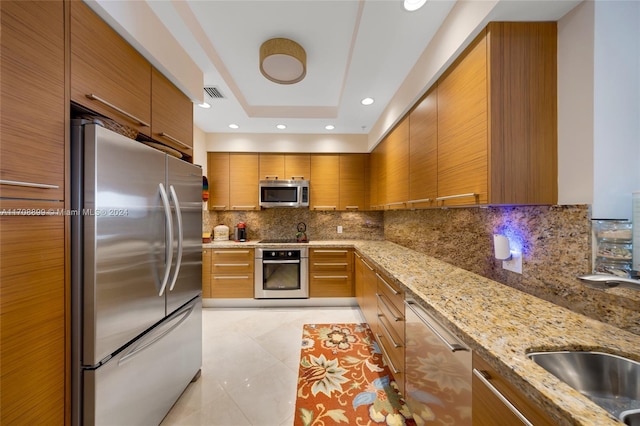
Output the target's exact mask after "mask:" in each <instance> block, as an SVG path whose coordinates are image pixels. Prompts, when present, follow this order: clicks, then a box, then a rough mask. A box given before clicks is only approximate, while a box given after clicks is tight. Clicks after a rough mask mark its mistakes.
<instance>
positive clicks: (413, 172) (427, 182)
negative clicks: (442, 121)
mask: <svg viewBox="0 0 640 426" xmlns="http://www.w3.org/2000/svg"><path fill="white" fill-rule="evenodd" d="M437 194H438V91H437V88H436V87H434V88H433V89H431V90H430V91H429V92H428V93H427V94H426V95H425V97H424V98H423V99H422V100H421V101H420V102H419V103H418V105H416V107H415V108H414V109H413V111H411V113H410V114H409V201H408V202H407V207H409V208H414V207H430V206H434V205H435V198H436V197H437Z"/></svg>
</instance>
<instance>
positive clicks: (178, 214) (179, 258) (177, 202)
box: [169, 185, 184, 291]
mask: <svg viewBox="0 0 640 426" xmlns="http://www.w3.org/2000/svg"><path fill="white" fill-rule="evenodd" d="M169 193H170V194H171V199H172V200H173V204H174V205H175V206H176V219H177V221H178V253H177V256H176V257H177V260H176V269H175V271H174V272H173V278H172V279H171V284H170V285H169V291H173V287H175V285H176V280H177V279H178V274H179V273H180V267H181V266H182V251H183V247H182V243H183V239H184V238H183V227H182V209H181V208H180V200H178V194H176V189H175V188H174V187H173V185H169ZM171 248H172V250H173V242H171Z"/></svg>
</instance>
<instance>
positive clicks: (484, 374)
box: [473, 368, 533, 426]
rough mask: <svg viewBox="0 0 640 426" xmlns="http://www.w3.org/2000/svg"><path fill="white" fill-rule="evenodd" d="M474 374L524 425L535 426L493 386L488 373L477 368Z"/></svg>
mask: <svg viewBox="0 0 640 426" xmlns="http://www.w3.org/2000/svg"><path fill="white" fill-rule="evenodd" d="M473 374H474V376H476V377H477V378H478V379H480V381H481V382H482V384H484V385H485V386H486V387H487V388H489V390H490V391H491V392H493V394H494V395H495V396H497V397H498V399H499V400H500V401H502V403H503V404H504V405H506V406H507V408H508V409H509V410H510V411H511V412H512V413H513V414H514V415H515V416H516V417H517V418H518V419H520V421H521V422H522V423H524V424H525V425H527V426H533V424H532V423H531V422H530V421H529V419H527V418H526V417H525V416H524V414H522V413H521V412H520V410H518V409H517V408H516V407H515V406H514V405H513V404H512V403H511V401H509V400H508V399H507V398H506V397H505V396H504V395H503V394H502V392H500V391H499V390H498V389H497V388H496V387H495V386H493V384H492V383H491V382H490V381H489V379H491V376H490V375H489V373H487V372H486V371H480V370H478V369H477V368H474V369H473Z"/></svg>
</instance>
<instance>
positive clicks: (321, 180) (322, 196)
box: [309, 154, 340, 210]
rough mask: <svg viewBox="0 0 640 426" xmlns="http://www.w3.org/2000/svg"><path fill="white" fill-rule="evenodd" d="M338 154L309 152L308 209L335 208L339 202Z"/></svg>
mask: <svg viewBox="0 0 640 426" xmlns="http://www.w3.org/2000/svg"><path fill="white" fill-rule="evenodd" d="M339 188H340V155H339V154H311V188H310V195H309V209H310V210H336V209H337V208H338V206H339V204H340V193H339Z"/></svg>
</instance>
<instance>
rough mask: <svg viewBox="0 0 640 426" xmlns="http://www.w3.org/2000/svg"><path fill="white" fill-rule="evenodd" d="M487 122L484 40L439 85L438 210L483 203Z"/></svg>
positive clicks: (485, 175) (486, 173)
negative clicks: (452, 206) (443, 207)
mask: <svg viewBox="0 0 640 426" xmlns="http://www.w3.org/2000/svg"><path fill="white" fill-rule="evenodd" d="M487 119H488V116H487V48H486V37H485V36H484V35H482V36H480V37H479V38H478V39H476V40H475V41H474V42H473V43H472V45H471V46H470V47H469V48H468V49H467V50H466V51H465V53H463V55H462V56H461V57H460V58H459V59H458V60H457V61H456V62H454V64H453V65H452V66H451V67H450V68H449V70H447V72H446V74H445V75H444V76H443V77H442V78H441V79H440V80H439V82H438V197H439V198H441V201H440V204H439V205H445V206H448V205H469V204H475V203H481V204H486V203H487V200H488V145H487V144H488V134H487V132H488V129H487ZM468 194H477V196H473V195H468ZM449 197H454V198H449Z"/></svg>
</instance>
